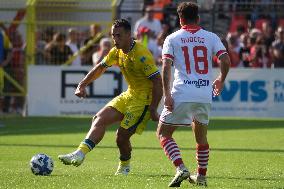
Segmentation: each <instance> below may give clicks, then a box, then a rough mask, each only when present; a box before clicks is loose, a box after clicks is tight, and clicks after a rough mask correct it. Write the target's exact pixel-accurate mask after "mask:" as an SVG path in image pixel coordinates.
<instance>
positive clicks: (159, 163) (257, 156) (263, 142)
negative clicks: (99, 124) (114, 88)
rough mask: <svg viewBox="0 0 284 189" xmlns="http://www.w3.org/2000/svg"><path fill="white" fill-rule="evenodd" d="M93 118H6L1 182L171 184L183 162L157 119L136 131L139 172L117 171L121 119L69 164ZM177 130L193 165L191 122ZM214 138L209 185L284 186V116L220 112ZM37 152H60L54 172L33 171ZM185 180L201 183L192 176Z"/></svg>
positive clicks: (0, 143) (153, 187) (1, 131)
mask: <svg viewBox="0 0 284 189" xmlns="http://www.w3.org/2000/svg"><path fill="white" fill-rule="evenodd" d="M90 121H91V119H90V118H71V117H66V118H62V117H61V118H58V117H57V118H56V117H48V118H43V117H30V118H20V117H4V118H1V119H0V122H1V123H2V124H1V125H2V126H1V127H0V170H1V171H0V188H11V189H14V188H19V189H22V188H56V189H57V188H60V189H61V188H84V189H85V188H99V189H102V188H110V189H112V188H117V189H118V188H119V189H121V188H129V189H133V188H135V189H140V188H147V189H159V188H168V187H167V185H168V183H169V182H170V181H171V179H172V177H173V176H174V174H175V170H174V168H173V166H172V164H171V163H170V161H169V160H168V159H167V158H166V157H165V155H164V152H163V151H162V149H161V148H160V144H159V142H158V140H157V139H156V136H155V129H156V123H153V122H151V123H150V124H149V125H148V128H147V130H146V131H145V132H144V133H143V134H142V136H139V135H135V136H134V137H133V138H132V145H133V154H132V161H131V174H130V175H129V176H127V177H125V176H114V172H115V171H116V168H117V165H118V149H117V147H116V144H115V130H116V128H117V126H112V127H110V128H109V129H108V130H107V132H106V135H105V137H104V139H103V141H102V142H101V143H100V144H99V145H98V146H97V147H96V148H95V149H94V150H93V151H92V152H91V153H89V154H88V155H87V157H86V160H85V162H84V163H83V164H82V165H81V166H80V167H73V166H66V165H63V164H62V163H61V162H60V161H59V160H58V159H57V155H58V154H62V153H69V152H71V151H73V150H74V149H75V148H76V147H77V145H78V144H79V143H80V142H81V140H82V139H84V137H85V134H86V132H87V131H88V130H89V127H90ZM3 125H4V126H3ZM174 137H175V139H176V141H177V143H178V145H179V147H180V149H181V153H182V157H183V159H184V162H185V163H186V165H187V166H188V167H189V169H190V171H191V172H193V171H194V169H195V168H196V161H195V142H194V138H193V135H192V131H191V129H190V128H189V129H179V130H178V131H177V132H176V133H175V135H174ZM208 139H209V143H210V148H211V152H210V160H209V169H208V187H207V188H224V189H227V188H253V189H258V188H284V120H283V119H278V120H273V119H268V120H267V119H234V118H231V119H229V118H226V119H225V118H223V119H221V118H219V119H217V118H216V119H212V120H211V122H210V125H209V132H208ZM37 153H46V154H48V155H49V156H51V157H52V158H53V160H54V164H55V166H54V170H53V172H52V174H51V175H50V176H35V175H33V174H32V173H31V171H30V168H29V161H30V159H31V157H32V156H33V155H35V154H37ZM181 188H196V187H193V186H191V185H190V184H189V183H188V182H187V181H184V182H183V183H182V185H181Z"/></svg>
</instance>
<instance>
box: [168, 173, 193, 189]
mask: <svg viewBox="0 0 284 189" xmlns="http://www.w3.org/2000/svg"><path fill="white" fill-rule="evenodd" d="M189 176H190V173H189V171H188V170H187V168H182V169H180V168H177V172H176V175H175V177H174V178H173V180H172V181H171V182H170V184H169V187H180V184H181V182H182V181H183V180H185V179H187V178H188V177H189Z"/></svg>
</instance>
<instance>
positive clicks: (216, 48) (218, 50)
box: [213, 35, 227, 59]
mask: <svg viewBox="0 0 284 189" xmlns="http://www.w3.org/2000/svg"><path fill="white" fill-rule="evenodd" d="M226 53H227V50H226V48H225V46H224V45H223V43H222V41H221V39H220V38H219V37H218V36H217V35H214V40H213V55H215V56H216V57H217V58H218V59H219V57H220V56H221V55H223V54H226Z"/></svg>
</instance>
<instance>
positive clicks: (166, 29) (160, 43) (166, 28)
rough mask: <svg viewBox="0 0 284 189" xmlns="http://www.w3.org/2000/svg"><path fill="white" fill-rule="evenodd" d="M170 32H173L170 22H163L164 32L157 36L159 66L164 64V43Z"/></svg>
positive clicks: (157, 61) (157, 60) (157, 62)
mask: <svg viewBox="0 0 284 189" xmlns="http://www.w3.org/2000/svg"><path fill="white" fill-rule="evenodd" d="M169 34H171V32H170V26H169V25H168V24H162V32H161V33H159V35H158V37H157V45H158V49H157V53H158V57H157V58H156V64H157V65H158V66H162V49H163V44H164V41H165V39H166V37H167V36H168V35H169Z"/></svg>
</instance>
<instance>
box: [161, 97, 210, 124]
mask: <svg viewBox="0 0 284 189" xmlns="http://www.w3.org/2000/svg"><path fill="white" fill-rule="evenodd" d="M210 111H211V104H210V103H196V102H178V103H175V105H174V110H173V111H172V112H170V111H169V110H168V109H167V108H165V107H164V109H163V111H162V113H161V116H160V122H161V123H163V124H165V125H171V126H190V125H191V123H192V121H197V122H199V124H202V125H208V123H209V114H210Z"/></svg>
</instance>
